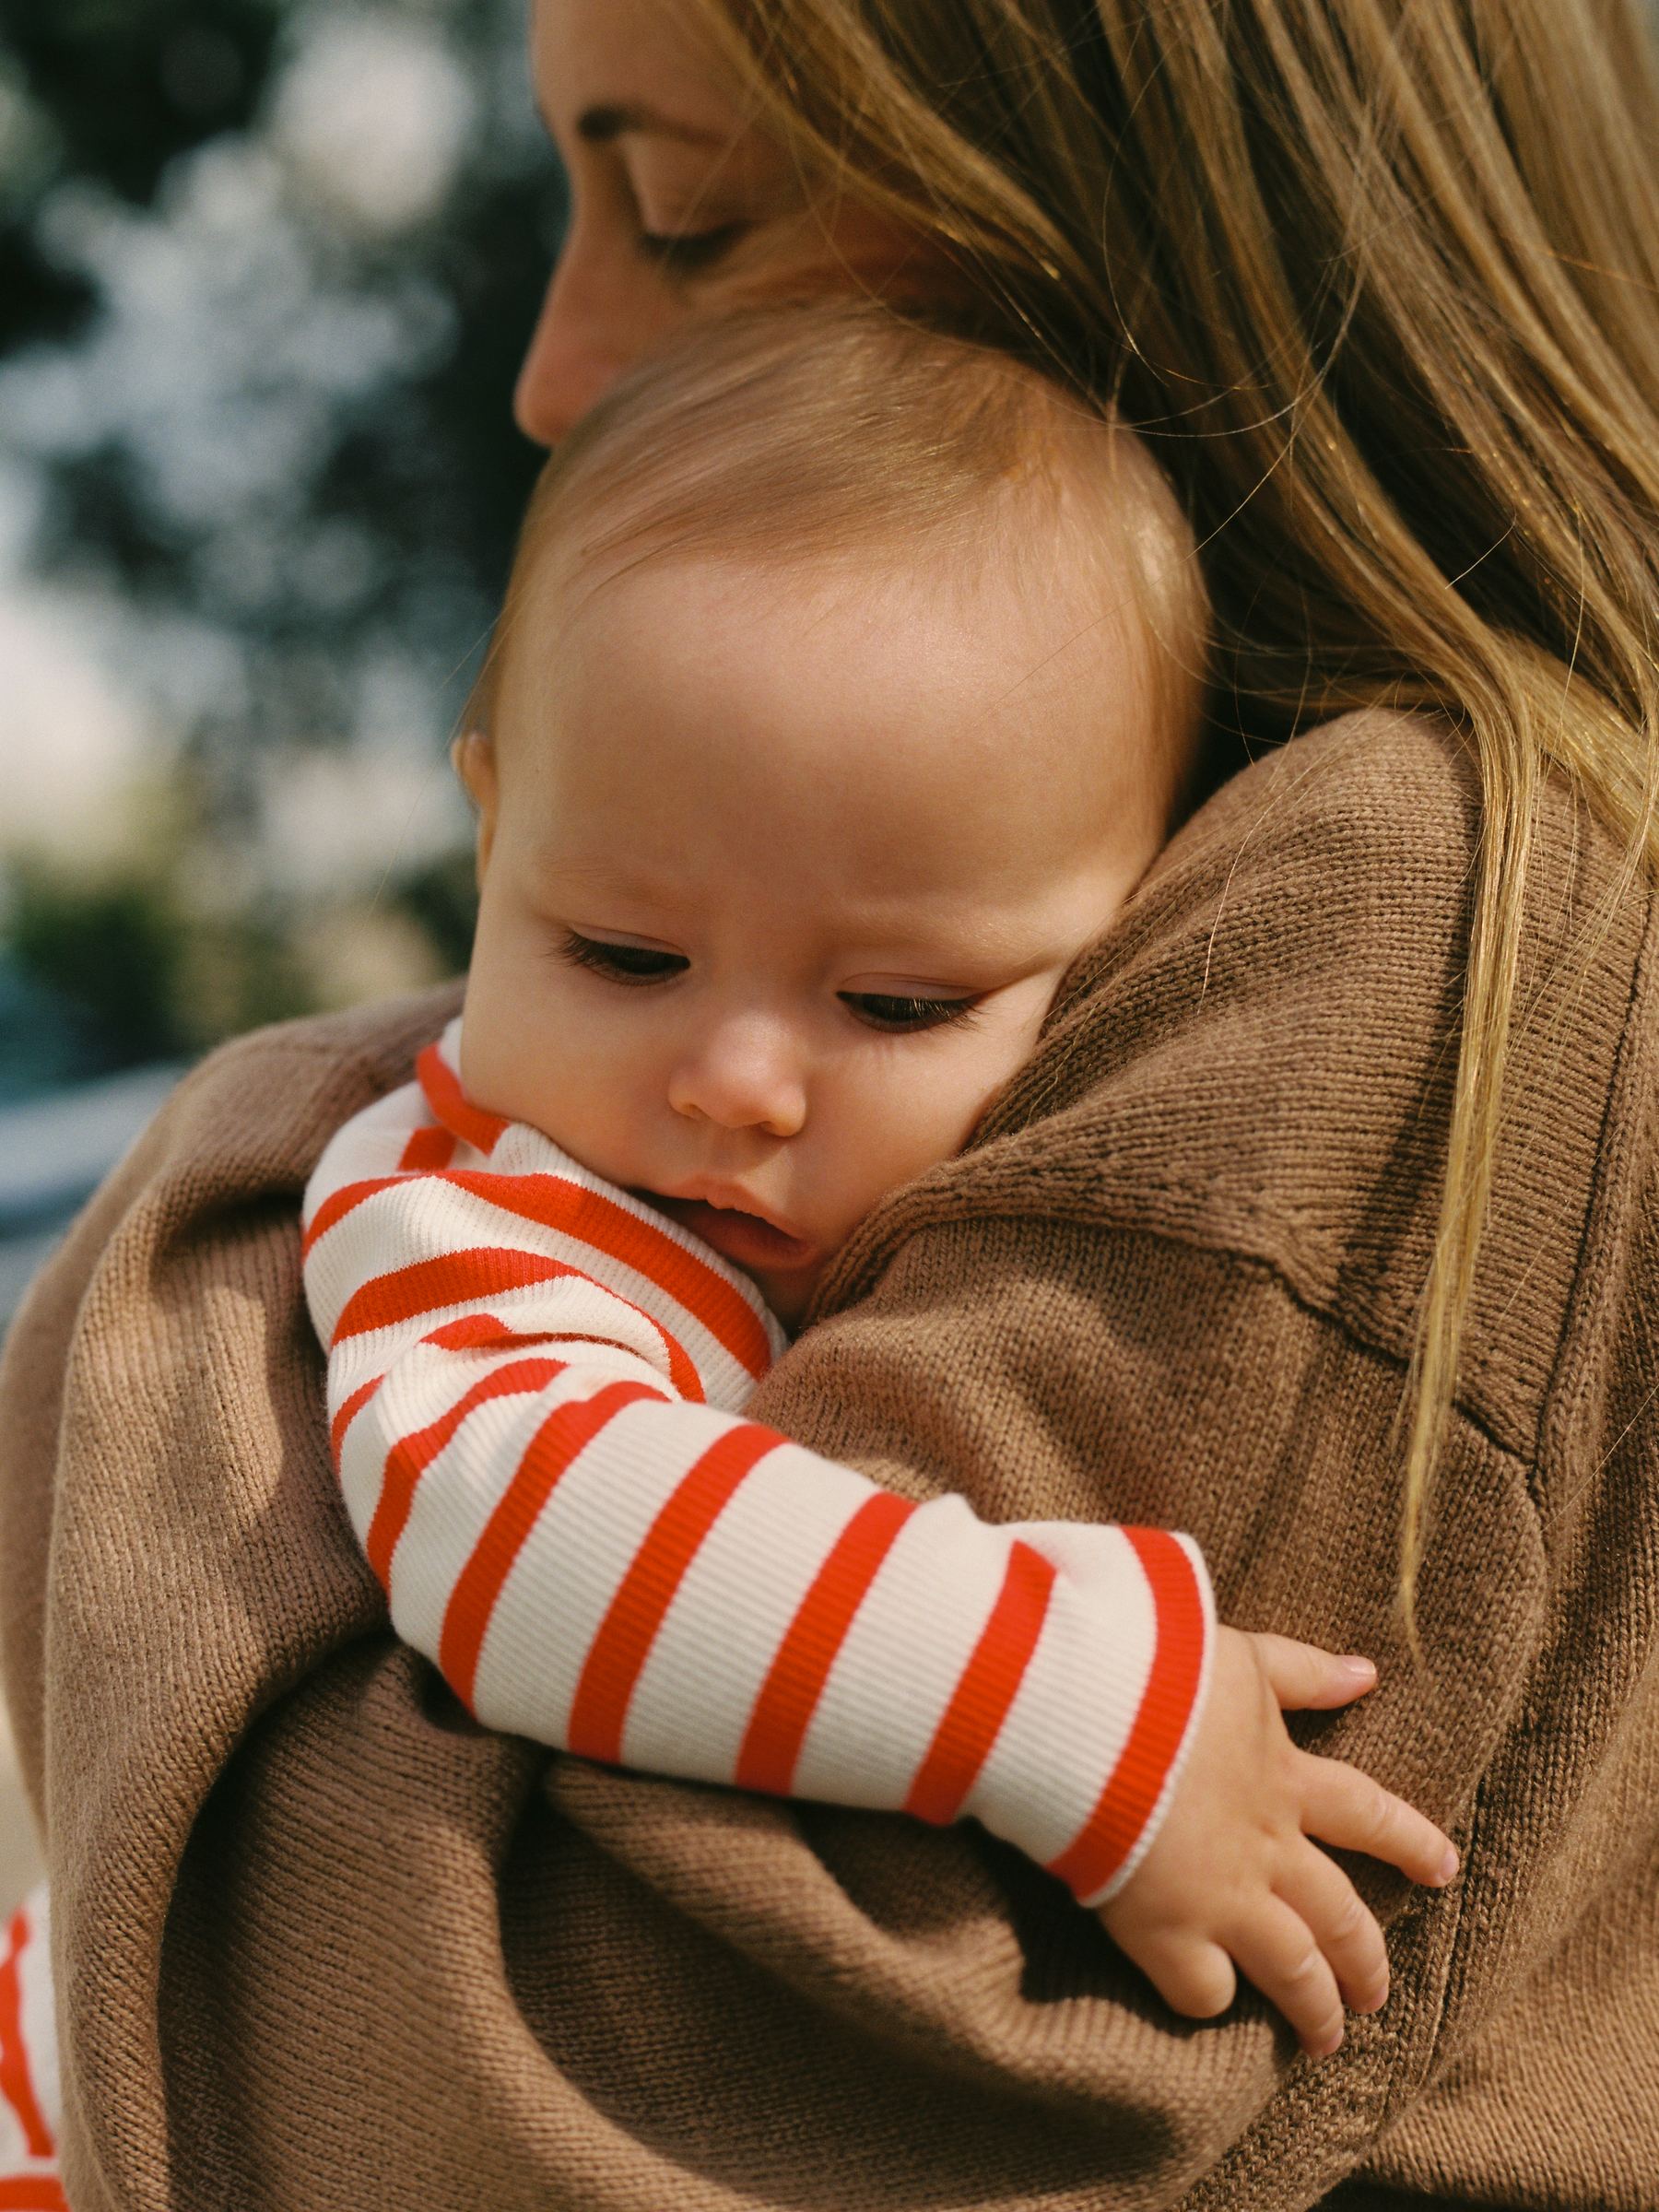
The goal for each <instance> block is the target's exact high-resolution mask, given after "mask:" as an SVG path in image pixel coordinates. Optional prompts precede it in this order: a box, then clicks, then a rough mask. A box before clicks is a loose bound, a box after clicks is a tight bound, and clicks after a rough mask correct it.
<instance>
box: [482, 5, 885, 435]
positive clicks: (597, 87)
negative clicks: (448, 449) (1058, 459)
mask: <svg viewBox="0 0 1659 2212" xmlns="http://www.w3.org/2000/svg"><path fill="white" fill-rule="evenodd" d="M530 47H531V66H532V70H533V72H534V76H535V89H536V98H537V100H538V102H539V104H540V106H541V110H542V113H543V115H544V116H545V117H546V119H547V128H548V130H549V131H550V132H551V134H552V136H553V141H554V144H555V145H556V146H557V147H558V149H559V156H560V159H562V160H563V163H564V166H565V169H566V171H567V173H568V175H569V178H570V184H571V221H570V228H569V230H568V232H567V235H566V238H565V243H564V248H563V251H562V252H561V253H560V254H559V260H558V263H557V264H556V265H555V267H554V270H553V275H552V278H551V280H550V282H549V284H548V287H547V297H546V299H545V300H543V302H542V310H541V314H540V316H539V318H538V319H537V322H536V325H535V334H534V335H533V336H532V338H531V341H530V348H529V351H528V353H527V354H526V356H525V359H524V368H523V370H522V371H521V372H520V375H519V382H518V390H517V393H516V394H515V397H514V413H515V414H516V416H517V418H518V421H519V425H520V427H521V428H522V429H524V431H525V432H526V433H527V434H528V435H529V436H530V437H532V438H535V439H537V440H539V441H541V442H542V443H543V444H552V443H553V442H554V441H556V440H557V439H559V437H560V436H562V434H563V433H564V432H565V431H566V430H567V429H569V428H570V427H571V424H572V423H573V422H575V421H576V420H577V418H579V417H580V416H581V415H582V414H583V413H584V412H585V410H586V409H587V408H588V407H589V406H592V405H593V403H594V400H596V399H597V398H598V397H599V395H600V394H601V393H602V392H604V391H605V389H606V386H607V385H608V384H609V383H610V382H611V381H612V380H613V379H614V378H615V377H616V376H617V375H618V374H619V373H620V371H622V370H624V369H626V368H628V367H629V364H630V363H631V362H633V361H634V360H635V359H638V358H639V356H640V355H641V354H642V353H644V352H646V351H647V350H648V349H649V348H650V347H652V346H653V345H654V344H655V343H656V342H657V341H658V340H659V339H660V338H662V337H663V336H665V335H666V334H667V333H668V332H669V331H670V330H672V329H673V328H674V327H675V325H676V324H678V323H680V322H682V321H683V320H684V319H685V318H686V317H687V316H688V315H694V314H697V313H699V312H706V311H707V310H708V309H709V308H711V307H712V306H713V305H714V304H716V303H717V302H718V301H721V300H732V299H733V298H735V297H736V296H738V295H739V294H741V295H743V296H746V297H749V296H764V294H765V293H766V291H767V290H768V289H769V288H778V289H784V288H789V289H794V288H817V287H818V286H819V285H822V286H823V287H825V288H830V289H836V288H843V287H845V288H852V287H858V288H862V289H865V290H868V291H877V292H879V291H881V290H884V289H886V288H890V287H892V286H894V285H896V284H900V283H902V284H905V285H907V286H908V287H910V288H914V287H915V286H916V284H917V283H919V282H920V283H922V284H925V282H926V269H925V255H924V250H923V249H922V248H921V247H920V246H919V245H918V243H917V241H915V239H914V238H913V237H912V235H911V234H909V233H907V232H904V231H901V230H900V229H898V228H897V227H896V226H894V225H892V224H889V223H888V222H885V221H884V220H883V219H882V218H879V217H877V216H875V215H873V214H871V213H870V212H868V211H867V210H865V209H861V208H855V207H853V206H848V205H845V204H839V205H836V204H831V203H830V202H829V201H828V200H827V199H826V198H825V196H824V195H823V194H821V193H820V194H816V195H815V194H814V193H813V192H812V190H811V189H810V186H809V185H808V183H807V182H806V181H805V180H803V179H802V177H801V176H800V175H799V174H798V172H797V171H796V169H795V167H794V163H793V162H792V160H791V159H790V157H789V155H788V154H787V153H786V152H785V150H784V149H783V148H782V147H781V146H779V145H778V144H777V143H776V141H775V140H773V139H771V138H770V137H769V136H768V135H766V134H765V133H763V132H762V131H760V130H759V129H758V128H757V127H756V125H755V124H753V123H752V122H751V121H750V120H749V119H748V118H747V115H746V114H745V112H744V106H743V100H742V95H741V92H740V91H739V89H738V88H736V87H735V86H734V85H732V84H731V83H730V82H728V81H727V80H726V79H725V77H724V75H723V73H722V70H721V68H720V66H719V64H718V62H717V60H716V59H715V57H713V56H712V55H711V54H710V53H708V51H707V49H706V48H705V47H704V46H703V45H702V44H701V43H700V41H699V39H698V37H697V34H696V28H695V22H694V18H693V17H692V11H691V10H690V9H689V8H688V7H687V6H681V5H677V0H535V6H534V10H533V14H532V19H531V36H530Z"/></svg>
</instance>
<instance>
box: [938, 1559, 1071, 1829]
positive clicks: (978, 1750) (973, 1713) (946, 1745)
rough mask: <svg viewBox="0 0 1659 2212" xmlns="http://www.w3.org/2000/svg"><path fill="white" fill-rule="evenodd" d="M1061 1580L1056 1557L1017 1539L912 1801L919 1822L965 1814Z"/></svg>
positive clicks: (945, 1822) (945, 1823) (943, 1823)
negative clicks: (1049, 1557) (1052, 1593)
mask: <svg viewBox="0 0 1659 2212" xmlns="http://www.w3.org/2000/svg"><path fill="white" fill-rule="evenodd" d="M1053 1586H1054V1570H1053V1567H1052V1566H1051V1565H1050V1564H1049V1562H1048V1560H1047V1559H1044V1558H1043V1557H1042V1556H1041V1553H1040V1552H1036V1551H1033V1550H1032V1549H1031V1547H1030V1545H1029V1544H1025V1543H1021V1542H1020V1541H1019V1540H1018V1538H1016V1539H1015V1541H1014V1543H1013V1544H1012V1545H1011V1546H1010V1547H1009V1550H1008V1565H1007V1571H1006V1573H1005V1574H1004V1576H1003V1585H1002V1588H1001V1590H1000V1591H999V1592H998V1593H997V1598H996V1603H995V1604H994V1606H992V1608H991V1613H990V1618H988V1619H987V1620H986V1622H985V1625H984V1627H983V1629H982V1630H981V1631H980V1640H979V1641H978V1643H977V1644H976V1645H975V1646H974V1650H973V1655H972V1657H971V1659H970V1660H969V1662H968V1664H967V1665H966V1666H965V1667H964V1668H963V1669H962V1672H961V1675H960V1677H959V1680H958V1682H957V1686H956V1688H955V1690H954V1691H953V1692H952V1693H951V1699H950V1703H949V1704H948V1705H947V1707H946V1708H945V1717H944V1719H943V1720H942V1721H941V1722H940V1723H939V1726H938V1730H937V1733H936V1734H935V1736H934V1740H933V1742H932V1743H931V1744H930V1745H929V1746H928V1750H927V1756H926V1758H925V1759H924V1760H923V1761H922V1764H921V1766H920V1767H919V1768H918V1769H917V1771H916V1778H915V1780H914V1781H913V1782H912V1783H911V1788H910V1795H909V1796H908V1797H907V1798H906V1799H905V1801H904V1809H905V1811H906V1812H907V1813H913V1814H914V1815H915V1817H916V1818H917V1819H918V1820H932V1821H935V1822H936V1823H937V1824H938V1825H939V1826H940V1827H941V1828H946V1827H948V1826H949V1824H950V1822H951V1821H953V1820H955V1819H956V1818H958V1817H959V1814H960V1812H961V1809H962V1800H963V1799H964V1798H965V1797H966V1796H967V1794H968V1793H969V1791H970V1790H971V1788H972V1787H973V1784H974V1783H975V1781H976V1780H977V1779H978V1775H979V1771H980V1769H981V1768H982V1766H983V1765H984V1763H985V1760H986V1759H987V1758H989V1756H990V1753H991V1747H992V1746H993V1745H994V1743H995V1741H996V1739H997V1736H998V1735H1000V1734H1001V1732H1002V1724H1003V1723H1004V1721H1005V1720H1006V1718H1007V1713H1008V1708H1009V1706H1010V1705H1012V1704H1013V1702H1014V1700H1015V1698H1016V1696H1017V1695H1018V1690H1019V1686H1020V1684H1021V1683H1022V1682H1023V1681H1024V1680H1025V1671H1026V1668H1027V1666H1028V1665H1030V1657H1031V1653H1033V1652H1034V1651H1035V1650H1036V1649H1037V1640H1038V1638H1039V1637H1040V1636H1041V1634H1042V1624H1043V1622H1044V1621H1045V1620H1046V1619H1047V1618H1048V1604H1049V1593H1050V1591H1051V1590H1052V1589H1053Z"/></svg>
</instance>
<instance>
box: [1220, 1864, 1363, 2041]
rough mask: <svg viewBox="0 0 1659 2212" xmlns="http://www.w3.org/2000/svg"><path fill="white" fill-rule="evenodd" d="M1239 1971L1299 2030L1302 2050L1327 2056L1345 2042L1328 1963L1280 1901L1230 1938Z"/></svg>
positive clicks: (1272, 1900)
mask: <svg viewBox="0 0 1659 2212" xmlns="http://www.w3.org/2000/svg"><path fill="white" fill-rule="evenodd" d="M1228 1947H1229V1949H1230V1951H1231V1952H1232V1955H1233V1957H1234V1958H1235V1959H1237V1960H1238V1962H1239V1968H1240V1971H1241V1972H1242V1973H1246V1974H1248V1975H1249V1977H1250V1979H1251V1980H1252V1981H1253V1983H1255V1985H1256V1987H1257V1988H1258V1989H1259V1990H1260V1991H1261V1993H1262V1994H1263V1995H1264V1996H1265V1998H1266V1999H1267V2001H1268V2003H1269V2004H1270V2005H1277V2006H1278V2008H1279V2010H1280V2011H1281V2012H1282V2013H1283V2014H1284V2016H1285V2018H1287V2019H1288V2021H1289V2023H1290V2025H1291V2027H1292V2028H1294V2029H1295V2030H1296V2032H1297V2035H1298V2036H1299V2037H1300V2041H1301V2046H1302V2049H1303V2050H1304V2051H1307V2052H1310V2053H1312V2055H1313V2056H1314V2057H1315V2058H1324V2057H1326V2056H1327V2055H1328V2054H1329V2053H1331V2052H1333V2051H1335V2049H1336V2047H1337V2045H1338V2044H1339V2043H1340V2042H1341V2041H1342V1998H1341V1995H1340V1994H1339V1993H1338V1991H1337V1988H1336V1977H1335V1974H1334V1973H1333V1972H1332V1971H1331V1967H1330V1962H1329V1960H1328V1959H1326V1958H1325V1956H1324V1953H1323V1952H1322V1951H1321V1949H1320V1947H1319V1946H1318V1944H1317V1943H1316V1942H1315V1941H1314V1940H1313V1935H1312V1931H1311V1930H1310V1928H1309V1926H1308V1924H1307V1922H1306V1921H1304V1920H1303V1919H1302V1917H1301V1915H1300V1912H1295V1911H1293V1910H1292V1908H1291V1907H1290V1906H1289V1905H1288V1904H1286V1903H1285V1902H1284V1901H1283V1900H1282V1899H1279V1898H1277V1897H1268V1898H1267V1899H1266V1900H1265V1901H1264V1902H1263V1903H1261V1904H1259V1905H1255V1906H1253V1907H1252V1910H1251V1913H1250V1918H1249V1920H1248V1922H1247V1924H1245V1925H1244V1926H1243V1927H1241V1929H1239V1930H1238V1932H1237V1933H1236V1934H1235V1935H1233V1936H1231V1937H1230V1939H1229V1944H1228Z"/></svg>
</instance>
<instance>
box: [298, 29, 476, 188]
mask: <svg viewBox="0 0 1659 2212" xmlns="http://www.w3.org/2000/svg"><path fill="white" fill-rule="evenodd" d="M476 107H477V101H476V97H475V94H474V92H473V88H472V84H471V81H470V79H469V77H468V75H467V73H466V71H465V68H464V67H463V65H462V64H461V62H460V61H459V59H458V58H457V57H456V55H455V54H454V53H453V52H452V50H451V49H450V47H449V46H448V45H447V44H446V42H445V41H443V40H442V39H441V37H440V36H439V35H438V33H437V32H436V31H434V30H433V29H430V28H429V27H428V26H424V25H420V24H415V23H411V22H409V21H408V20H407V18H400V17H396V16H392V15H379V14H371V13H363V14H342V13H339V12H337V11H331V12H329V13H327V14H321V15H313V16H312V18H310V19H309V20H308V21H307V22H306V23H305V24H304V27H303V29H302V30H301V33H300V45H299V50H298V52H297V53H296V54H295V56H294V58H293V60H292V61H291V62H290V63H289V64H288V67H287V69H286V70H285V71H284V73H283V75H282V76H281V78H280V80H279V81H278V83H277V90H276V95H275V98H274V100H273V102H272V106H271V111H270V118H271V119H270V130H271V136H272V140H273V142H274V144H275V145H276V146H277V148H278V149H279V151H280V152H281V153H282V154H283V155H284V156H285V157H286V159H287V160H288V163H289V164H290V166H291V168H292V169H293V171H295V173H296V175H297V177H298V178H299V180H300V182H301V183H302V184H303V186H304V188H305V189H306V190H308V191H309V192H310V193H312V194H314V195H315V196H316V197H317V198H318V199H321V200H324V201H327V202H329V203H331V204H332V205H333V206H335V207H337V208H338V209H339V210H340V211H341V212H342V213H343V214H344V215H346V216H347V217H348V218H351V219H353V220H355V221H356V222H358V223H359V224H360V225H361V226H362V227H363V229H367V230H379V231H396V230H404V229H408V228H410V226H411V225H413V224H415V223H418V222H420V221H422V220H423V219H424V218H426V217H427V216H429V215H431V214H432V213H434V212H435V210H436V209H437V208H438V207H439V206H440V205H441V203H442V200H443V197H444V194H446V193H447V192H448V190H449V188H450V185H451V183H452V182H453V179H454V175H455V171H456V170H457V169H458V167H459V165H460V161H461V157H462V154H463V152H464V150H465V145H466V140H467V135H468V133H469V132H470V131H471V129H472V128H473V124H474V122H475V119H476Z"/></svg>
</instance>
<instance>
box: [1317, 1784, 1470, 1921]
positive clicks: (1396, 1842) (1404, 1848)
mask: <svg viewBox="0 0 1659 2212" xmlns="http://www.w3.org/2000/svg"><path fill="white" fill-rule="evenodd" d="M1302 1783H1303V1789H1302V1828H1303V1830H1304V1832H1305V1833H1306V1834H1308V1835H1310V1836H1318V1837H1319V1838H1320V1839H1321V1840H1322V1841H1324V1842H1326V1843H1335V1845H1336V1847H1337V1848H1338V1850H1341V1851H1362V1852H1364V1853H1366V1855H1367V1856H1368V1857H1370V1858H1373V1859H1382V1860H1383V1861H1385V1862H1386V1864H1387V1865H1390V1866H1397V1867H1398V1868H1399V1870H1400V1872H1401V1873H1402V1874H1404V1875H1407V1876H1409V1877H1410V1878H1411V1880H1413V1881H1414V1882H1426V1883H1428V1884H1429V1885H1430V1888H1437V1889H1438V1888H1441V1887H1442V1886H1443V1885H1444V1884H1445V1883H1447V1882H1449V1881H1450V1880H1451V1879H1452V1877H1453V1875H1454V1874H1455V1873H1456V1872H1457V1853H1456V1851H1455V1850H1454V1849H1453V1844H1452V1840H1451V1838H1450V1837H1449V1836H1447V1835H1444V1834H1442V1833H1441V1830H1439V1829H1438V1828H1436V1827H1435V1825H1434V1823H1433V1821H1432V1820H1430V1819H1429V1818H1426V1817H1425V1816H1424V1815H1423V1814H1422V1813H1419V1812H1418V1809H1417V1807H1416V1806H1414V1805H1407V1804H1406V1800H1405V1799H1404V1798H1403V1797H1396V1796H1395V1795H1394V1792H1393V1791H1392V1790H1385V1789H1384V1788H1383V1787H1382V1783H1379V1782H1373V1781H1372V1780H1371V1776H1370V1775H1369V1774H1362V1773H1361V1772H1360V1771H1359V1768H1358V1767H1350V1766H1348V1765H1347V1763H1346V1761H1344V1760H1342V1759H1318V1758H1315V1757H1314V1756H1313V1754H1312V1752H1308V1753H1304V1754H1303V1755H1302Z"/></svg>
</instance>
